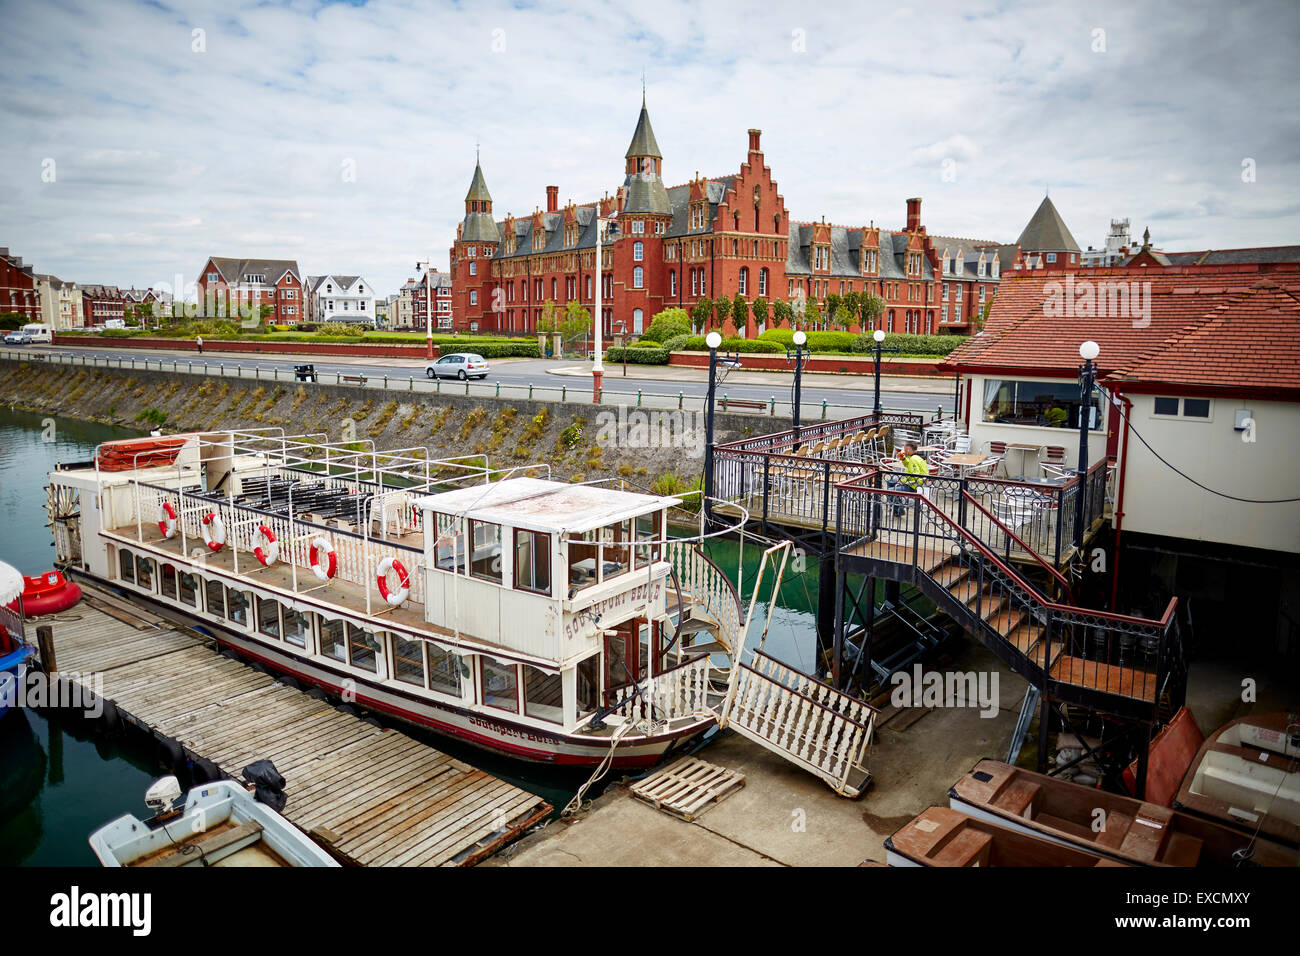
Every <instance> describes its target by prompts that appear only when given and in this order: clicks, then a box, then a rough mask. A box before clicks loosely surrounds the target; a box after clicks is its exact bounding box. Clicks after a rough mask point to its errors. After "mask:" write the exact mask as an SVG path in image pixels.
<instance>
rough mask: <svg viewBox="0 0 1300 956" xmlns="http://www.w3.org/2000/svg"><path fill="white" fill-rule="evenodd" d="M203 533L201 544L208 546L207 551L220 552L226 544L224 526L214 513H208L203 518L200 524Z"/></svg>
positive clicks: (219, 516) (218, 516) (219, 517)
mask: <svg viewBox="0 0 1300 956" xmlns="http://www.w3.org/2000/svg"><path fill="white" fill-rule="evenodd" d="M201 529H202V531H203V543H204V544H206V545H207V546H208V550H209V551H220V550H221V549H222V548H223V547H224V546H225V543H226V525H225V523H224V522H223V521H222V520H221V515H219V514H217V513H216V512H215V511H209V512H208V513H207V514H205V515H204V516H203V521H202V522H201Z"/></svg>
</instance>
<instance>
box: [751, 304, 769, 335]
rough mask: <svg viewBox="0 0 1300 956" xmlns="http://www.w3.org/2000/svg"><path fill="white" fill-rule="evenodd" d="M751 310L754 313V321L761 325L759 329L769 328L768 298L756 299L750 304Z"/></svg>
mask: <svg viewBox="0 0 1300 956" xmlns="http://www.w3.org/2000/svg"><path fill="white" fill-rule="evenodd" d="M749 308H750V311H751V312H753V313H754V321H755V322H756V323H757V324H758V325H759V331H760V332H763V331H766V330H767V300H766V299H755V300H754V301H753V302H751V303H750V305H749Z"/></svg>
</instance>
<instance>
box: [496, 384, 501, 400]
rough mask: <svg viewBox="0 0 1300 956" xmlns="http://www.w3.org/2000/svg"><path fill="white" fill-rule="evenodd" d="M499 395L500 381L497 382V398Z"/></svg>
mask: <svg viewBox="0 0 1300 956" xmlns="http://www.w3.org/2000/svg"><path fill="white" fill-rule="evenodd" d="M500 397H501V383H500V382H497V398H500Z"/></svg>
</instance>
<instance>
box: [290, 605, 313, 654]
mask: <svg viewBox="0 0 1300 956" xmlns="http://www.w3.org/2000/svg"><path fill="white" fill-rule="evenodd" d="M283 611H284V616H283V618H284V639H285V640H286V641H288V642H289V643H290V644H295V645H297V646H298V647H306V646H307V638H309V637H310V636H311V615H310V614H308V613H306V612H304V611H295V610H292V609H291V608H287V607H286V608H283Z"/></svg>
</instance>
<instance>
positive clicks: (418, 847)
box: [28, 590, 551, 866]
mask: <svg viewBox="0 0 1300 956" xmlns="http://www.w3.org/2000/svg"><path fill="white" fill-rule="evenodd" d="M94 593H95V592H94V591H90V590H88V594H90V595H92V598H91V601H83V602H82V603H80V604H78V605H77V606H75V607H73V608H71V609H70V610H68V611H65V612H63V613H61V614H57V615H52V616H50V617H45V618H41V622H40V623H42V624H50V625H52V627H53V634H54V648H55V656H56V659H57V664H58V668H59V671H60V673H61V674H62V675H63V676H64V677H66V678H68V679H75V680H76V681H78V682H79V683H81V684H82V685H83V686H87V687H93V679H94V675H102V679H103V691H102V693H103V696H104V697H105V698H106V699H108V700H111V701H113V702H114V703H115V705H116V706H117V708H118V711H119V712H120V713H121V714H122V715H123V717H124V718H126V719H128V720H130V721H131V722H132V723H135V724H137V725H139V726H141V727H143V728H145V729H146V730H148V731H150V732H152V733H153V734H155V735H156V736H159V737H163V738H169V739H174V740H176V741H177V742H179V743H180V744H181V746H182V747H184V749H185V751H186V753H187V755H191V756H196V757H203V758H206V759H208V760H211V761H212V762H213V763H215V764H216V765H217V767H218V768H220V769H221V770H222V771H223V772H224V773H226V774H229V775H230V776H232V777H237V776H238V774H239V772H240V770H241V769H242V768H243V767H245V766H246V765H248V764H249V763H252V762H253V761H254V760H260V759H269V760H271V761H272V762H273V763H274V764H275V766H276V769H277V770H279V772H280V773H281V775H283V776H284V778H285V780H286V781H287V786H286V791H287V793H288V798H289V802H288V805H287V806H286V807H285V811H284V815H285V817H287V818H288V819H289V820H290V821H291V822H292V823H294V824H295V825H296V826H298V827H299V828H300V829H302V830H303V831H304V832H306V833H309V834H310V835H311V836H312V837H313V838H314V839H316V840H317V842H319V843H321V844H322V845H323V846H325V847H326V849H328V850H329V851H330V852H331V853H332V854H334V855H335V856H336V857H337V858H338V859H340V860H341V861H343V862H346V863H351V864H355V865H361V866H447V865H452V866H455V865H462V866H464V865H471V864H473V863H476V862H478V860H480V859H482V858H483V857H484V856H487V855H488V854H491V853H493V852H495V851H496V850H497V849H499V848H500V847H501V846H504V845H505V844H506V843H509V842H510V841H512V840H514V839H515V838H517V837H518V836H519V835H520V834H521V833H522V832H523V830H524V829H526V828H527V827H529V826H531V825H532V824H534V823H536V822H538V821H540V820H542V819H543V818H545V817H546V816H547V814H549V813H550V810H551V807H550V806H549V805H548V804H547V803H546V802H545V801H544V800H542V798H541V797H538V796H537V795H536V794H532V793H528V792H527V791H525V790H521V789H520V788H518V787H515V786H513V785H512V784H509V783H506V782H505V781H503V780H500V779H498V778H496V777H493V776H491V775H489V774H486V773H483V772H482V771H480V770H476V769H474V768H473V767H470V766H469V765H467V764H464V763H461V762H460V761H459V760H455V759H453V758H452V757H449V756H447V755H446V754H443V753H440V752H439V751H437V750H434V749H433V748H432V747H429V746H427V745H425V744H422V743H420V742H419V741H417V740H415V739H413V738H411V737H408V736H406V735H405V734H403V733H401V732H399V731H396V730H384V729H381V728H378V727H374V726H372V725H371V724H368V723H365V722H364V721H362V720H360V719H359V718H357V717H354V716H351V715H348V714H344V713H341V712H339V711H337V710H335V709H334V708H333V707H331V706H330V705H329V704H328V703H326V702H324V701H319V700H316V699H314V698H312V697H309V696H307V695H306V694H304V693H302V692H301V691H298V690H295V689H293V688H291V687H287V686H285V685H284V684H280V683H278V682H276V681H275V680H274V679H272V678H271V677H270V676H269V675H266V674H262V673H258V672H256V671H254V670H252V669H250V668H248V667H245V666H244V665H243V664H241V663H239V662H237V661H232V660H229V659H227V658H225V657H221V656H220V655H218V654H216V653H215V652H214V649H213V647H212V645H211V643H210V642H209V641H207V640H205V639H204V638H202V637H200V636H199V635H196V634H192V633H190V632H187V631H181V630H175V629H170V628H168V627H167V626H166V625H163V626H161V627H160V626H158V625H157V623H150V620H146V619H145V618H147V617H149V616H148V615H145V616H143V617H142V618H141V619H139V620H137V621H136V622H134V623H131V622H130V620H129V618H130V615H129V614H123V613H121V612H120V608H121V604H120V603H117V609H118V613H116V614H109V613H106V611H105V610H101V609H100V607H103V604H101V602H100V601H96V600H95V599H94V598H93V595H94ZM92 601H93V602H94V603H95V604H100V607H95V606H92ZM111 606H112V605H110V607H111ZM124 619H125V620H124ZM152 620H153V621H154V622H156V621H157V619H156V618H154V619H152ZM28 629H29V631H32V632H34V625H33V624H31V623H30V622H29V624H28ZM74 674H75V676H74ZM113 809H114V808H112V807H106V808H105V811H104V813H105V817H106V818H107V817H109V816H111V815H112V813H113ZM120 809H126V808H120Z"/></svg>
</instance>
